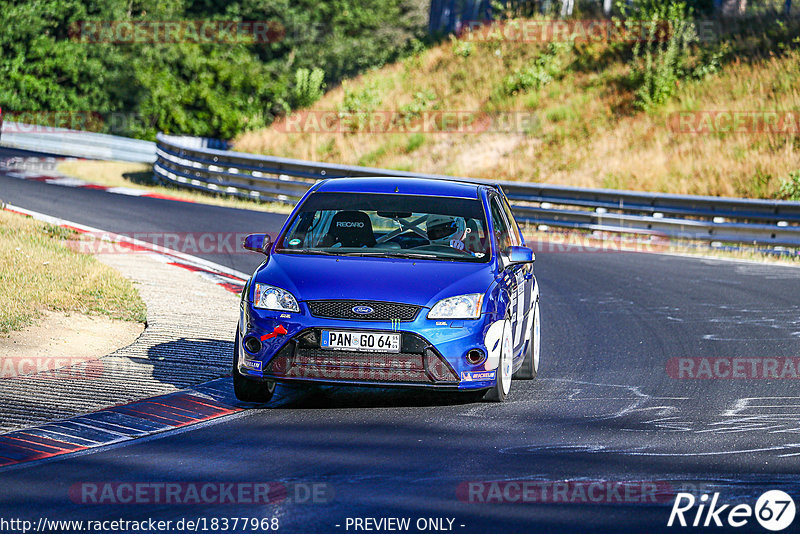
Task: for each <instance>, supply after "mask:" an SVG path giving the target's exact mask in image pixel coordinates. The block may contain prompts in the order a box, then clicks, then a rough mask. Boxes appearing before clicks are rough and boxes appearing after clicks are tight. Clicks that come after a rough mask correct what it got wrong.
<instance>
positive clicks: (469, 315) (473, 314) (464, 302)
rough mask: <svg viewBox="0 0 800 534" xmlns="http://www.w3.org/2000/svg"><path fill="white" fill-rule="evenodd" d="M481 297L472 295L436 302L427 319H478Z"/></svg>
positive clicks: (476, 294) (475, 294)
mask: <svg viewBox="0 0 800 534" xmlns="http://www.w3.org/2000/svg"><path fill="white" fill-rule="evenodd" d="M482 303H483V295H482V294H481V293H472V294H469V295H458V296H457V297H448V298H446V299H442V300H440V301H439V302H437V303H436V304H435V305H434V306H433V308H431V311H430V312H428V319H478V318H479V317H480V316H481V304H482Z"/></svg>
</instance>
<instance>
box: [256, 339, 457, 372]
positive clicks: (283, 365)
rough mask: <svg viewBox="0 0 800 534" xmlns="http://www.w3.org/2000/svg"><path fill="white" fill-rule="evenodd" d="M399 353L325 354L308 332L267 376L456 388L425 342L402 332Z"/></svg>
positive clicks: (447, 368) (290, 345) (286, 348)
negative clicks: (443, 385)
mask: <svg viewBox="0 0 800 534" xmlns="http://www.w3.org/2000/svg"><path fill="white" fill-rule="evenodd" d="M401 335H402V341H401V350H402V352H399V353H374V352H355V351H339V350H324V349H321V348H319V342H318V340H319V331H318V329H309V330H306V331H304V332H302V333H301V334H299V335H297V336H295V338H294V339H293V340H292V341H291V342H290V343H288V344H287V345H286V346H284V348H283V349H281V351H280V352H279V353H278V354H277V355H276V356H275V357H274V358H273V359H272V361H270V363H269V365H268V366H267V369H266V371H267V373H268V374H270V375H272V376H275V377H278V378H308V379H314V380H331V381H337V380H345V381H348V382H384V383H406V384H412V383H419V384H456V383H458V376H457V375H456V373H455V372H454V371H453V369H452V368H451V367H450V365H448V364H447V362H446V361H445V360H444V358H442V356H441V355H440V354H439V353H438V352H437V351H436V350H435V349H433V348H432V347H430V346H429V345H428V343H427V342H425V340H424V339H423V338H421V337H419V336H418V335H416V334H411V333H408V332H404V333H402V334H401Z"/></svg>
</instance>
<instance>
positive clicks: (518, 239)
mask: <svg viewBox="0 0 800 534" xmlns="http://www.w3.org/2000/svg"><path fill="white" fill-rule="evenodd" d="M500 193H501V195H500V203H501V205H502V207H503V213H505V215H506V219H507V220H508V221H509V225H510V228H511V230H510V231H511V239H512V241H514V244H515V245H516V246H524V245H525V239H524V238H523V237H522V232H521V231H520V228H519V224H517V221H516V219H514V213H513V212H512V211H511V205H510V204H509V203H508V197H506V195H505V192H503V190H502V189H501V190H500ZM517 277H518V278H519V279H520V284H521V285H522V286H523V290H522V293H523V295H524V300H522V299H521V300H520V305H521V306H523V308H522V310H524V311H522V312H520V314H521V315H522V316H524V318H525V319H524V321H522V325H523V332H522V334H521V337H522V342H523V344H524V343H525V341H530V339H529V338H530V336H531V335H532V332H533V330H532V328H533V305H534V296H535V294H536V292H535V290H536V288H535V284H536V279H535V278H534V276H533V264H527V265H523V266H522V269H520V270H519V271H517ZM523 348H525V347H523Z"/></svg>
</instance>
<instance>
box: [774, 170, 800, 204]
mask: <svg viewBox="0 0 800 534" xmlns="http://www.w3.org/2000/svg"><path fill="white" fill-rule="evenodd" d="M778 197H779V198H782V199H784V200H800V170H798V171H792V172H790V173H789V178H788V179H785V180H781V188H780V189H779V190H778Z"/></svg>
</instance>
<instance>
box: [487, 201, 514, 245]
mask: <svg viewBox="0 0 800 534" xmlns="http://www.w3.org/2000/svg"><path fill="white" fill-rule="evenodd" d="M491 212H492V225H493V226H494V236H495V239H496V240H497V248H498V249H500V252H502V251H504V250H505V249H506V248H507V247H510V246H511V243H512V242H511V235H510V233H509V230H508V224H507V223H506V219H505V216H504V215H503V208H501V207H500V203H499V202H498V200H497V197H492V202H491Z"/></svg>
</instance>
